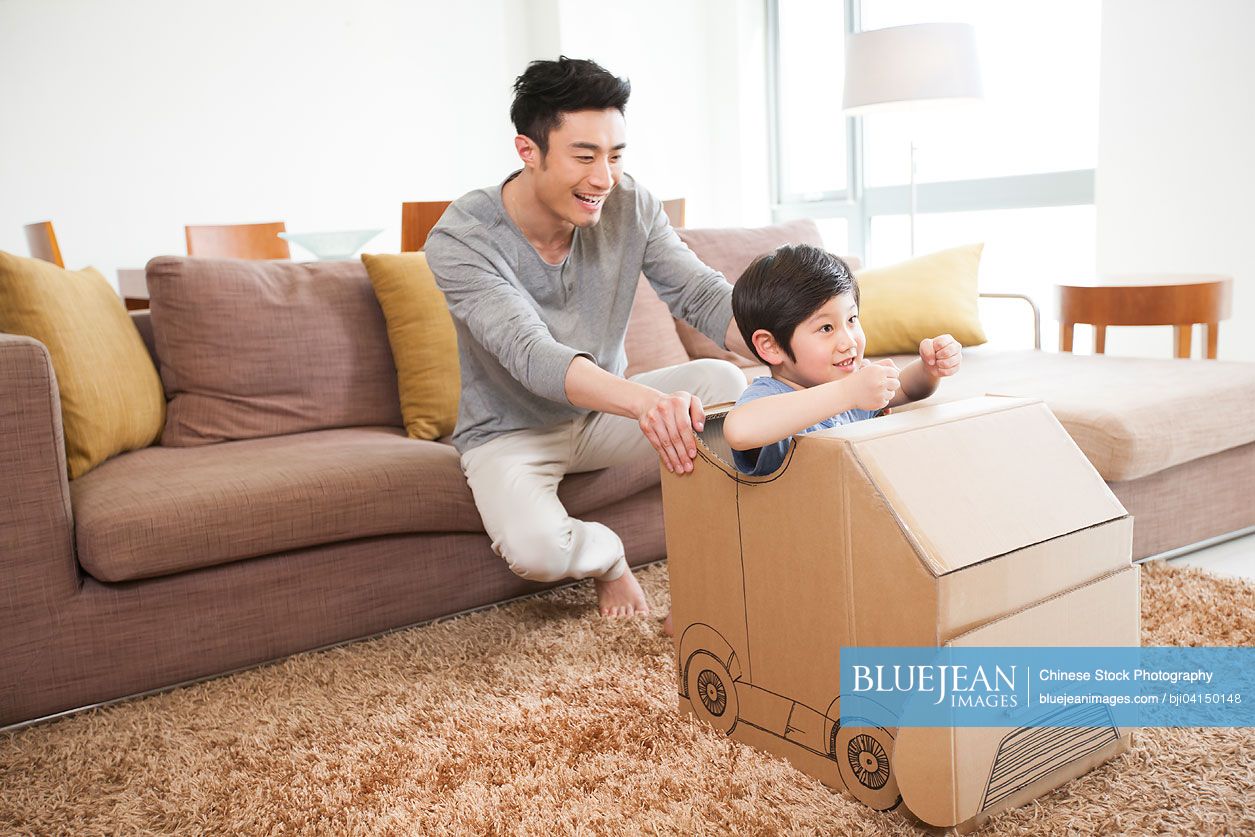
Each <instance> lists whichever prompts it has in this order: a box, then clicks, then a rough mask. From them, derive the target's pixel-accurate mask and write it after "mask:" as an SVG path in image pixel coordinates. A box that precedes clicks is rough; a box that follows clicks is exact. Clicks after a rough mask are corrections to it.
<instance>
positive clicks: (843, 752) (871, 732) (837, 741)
mask: <svg viewBox="0 0 1255 837" xmlns="http://www.w3.org/2000/svg"><path fill="white" fill-rule="evenodd" d="M844 700H845V701H846V712H847V713H849V712H850V711H851V709H853V712H854V713H855V714H853V716H852V717H847V718H846V719H845V724H842V723H841V722H840V720H841V710H840V704H841V701H842V698H837V699H836V700H834V701H833V702H832V706H830V707H829V708H828V717H829V718H830V719H831V720H832V721H833V722H834V723H833V726H832V733H831V735H830V736H829V738H828V755H829V756H830V757H831V758H832V760H833V761H835V762H836V763H837V772H838V773H839V774H840V775H841V781H842V782H844V783H845V787H846V789H848V790H849V792H850V793H851V794H853V795H854V798H855V799H857V800H858V801H859V802H862V803H863V804H864V805H866V806H867V807H868V808H871V809H873V810H876V811H889V810H892V809H894V808H896V807H898V805H900V804H901V803H902V794H901V793H900V792H899V791H898V777H897V773H896V771H894V769H893V744H894V735H893V733H894V729H893V728H891V727H887V726H883V725H881V724H878V723H876V720H877V719H883V716H884V715H885V711H884V709H883V708H881V707H880V705H879V704H877V703H875V702H874V701H870V700H867V699H866V698H861V697H857V696H849V697H846V698H844ZM851 704H853V706H851Z"/></svg>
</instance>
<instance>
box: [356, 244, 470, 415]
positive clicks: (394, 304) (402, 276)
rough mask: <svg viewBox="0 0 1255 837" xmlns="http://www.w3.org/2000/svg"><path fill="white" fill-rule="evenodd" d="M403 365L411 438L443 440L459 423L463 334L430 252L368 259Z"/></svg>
mask: <svg viewBox="0 0 1255 837" xmlns="http://www.w3.org/2000/svg"><path fill="white" fill-rule="evenodd" d="M362 264H364V265H366V272H367V273H369V274H370V283H371V285H372V286H374V288H375V296H376V298H378V300H379V307H380V308H382V309H383V316H384V320H385V321H386V322H387V324H388V343H389V345H390V346H391V347H392V360H393V362H394V363H395V364H396V367H397V387H398V389H399V390H400V395H401V417H402V418H403V419H404V421H405V429H406V431H407V432H408V433H409V435H410V438H411V439H439V438H440V437H441V436H448V435H449V434H450V433H452V432H453V426H454V425H455V424H457V420H458V396H459V394H460V393H461V389H462V382H461V379H460V377H459V375H458V336H457V332H456V331H455V330H454V328H453V316H452V315H451V314H450V313H449V306H448V305H447V304H446V303H445V299H444V294H442V293H441V292H440V289H439V288H438V287H436V277H435V276H434V275H433V274H432V272H431V268H429V267H428V266H427V255H426V254H425V253H398V254H385V255H379V256H372V255H369V254H363V255H362Z"/></svg>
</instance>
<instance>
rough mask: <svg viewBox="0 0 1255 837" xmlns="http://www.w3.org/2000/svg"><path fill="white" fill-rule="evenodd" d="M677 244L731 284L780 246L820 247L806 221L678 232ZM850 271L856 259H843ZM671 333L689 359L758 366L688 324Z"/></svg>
mask: <svg viewBox="0 0 1255 837" xmlns="http://www.w3.org/2000/svg"><path fill="white" fill-rule="evenodd" d="M676 232H677V233H678V234H679V236H680V240H681V241H683V242H684V243H685V244H687V245H688V246H689V249H690V250H692V251H693V252H694V253H695V254H696V255H697V258H699V259H701V260H702V261H703V262H705V263H706V264H708V265H710V266H711V267H713V268H714V269H715V270H717V271H719V272H720V273H722V274H723V275H724V277H725V278H726V279H727V280H728V281H729V282H731V283H733V284H736V280H737V279H740V278H741V274H742V273H744V272H745V268H747V267H749V266H750V262H752V261H754V259H756V258H758V257H759V256H761V255H763V254H764V253H770V252H771V251H772V250H775V249H776V248H777V247H780V246H781V245H784V244H812V245H814V246H816V247H822V246H823V245H824V239H823V236H821V235H820V234H819V227H817V226H815V222H814V221H812V220H811V219H809V218H799V219H797V220H794V221H785V222H784V223H783V224H774V225H772V226H770V227H753V228H730V229H704V230H703V229H678V230H676ZM846 261H847V262H850V269H851V270H853V269H854V268H855V267H857V266H858V260H857V259H850V258H846ZM675 330H676V332H678V333H679V335H680V342H681V343H683V344H684V348H685V350H686V351H687V352H688V354H689V356H690V357H692V358H701V357H713V358H717V359H719V360H727V361H731V362H732V363H735V364H736V365H737V366H740V367H743V368H749V367H751V366H758V365H759V363H758V361H757V360H753V359H752V358H747V357H742V356H741V355H739V354H737V353H736V352H730V351H728V350H727V349H725V348H723V347H722V346H717V345H715V343H714V341H713V340H711V339H710V338H709V337H707V336H706V335H704V334H702V333H701V332H700V331H698V330H697V329H695V328H693V327H692V326H690V325H689V324H688V323H686V322H683V321H681V320H676V321H675Z"/></svg>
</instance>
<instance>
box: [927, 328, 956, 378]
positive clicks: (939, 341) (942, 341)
mask: <svg viewBox="0 0 1255 837" xmlns="http://www.w3.org/2000/svg"><path fill="white" fill-rule="evenodd" d="M919 359H920V360H921V361H922V362H923V364H924V369H925V370H926V371H927V372H928V374H929V375H932V376H933V377H934V378H946V377H949V376H950V375H953V374H954V373H956V372H958V371H959V364H960V363H961V362H962V361H963V347H962V346H961V345H959V341H958V340H955V339H954V338H953V337H951V336H950V335H948V334H943V335H941V336H940V337H932V338H925V339H924V340H921V341H920V344H919Z"/></svg>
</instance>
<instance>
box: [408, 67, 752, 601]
mask: <svg viewBox="0 0 1255 837" xmlns="http://www.w3.org/2000/svg"><path fill="white" fill-rule="evenodd" d="M514 91H515V98H514V103H513V106H512V107H511V109H510V116H511V119H512V120H513V122H514V126H515V129H516V130H517V131H518V136H516V137H515V138H514V144H515V148H516V150H517V151H518V155H519V159H520V160H522V162H523V168H522V169H521V170H520V171H517V172H515V173H513V174H511V175H510V176H509V177H507V178H506V179H505V181H504V182H503V183H501V184H498V185H496V186H492V187H489V188H487V189H481V190H478V191H475V192H471V193H469V194H467V195H464V196H463V197H461V198H459V199H458V200H457V201H455V202H454V203H453V204H452V205H451V206H450V207H449V209H448V211H446V212H445V214H444V216H443V217H442V218H441V219H440V222H439V223H438V224H437V225H436V227H435V228H434V229H433V230H432V232H431V235H430V236H429V237H428V239H427V244H426V252H427V260H428V263H429V264H430V266H431V269H432V271H433V272H434V273H435V275H436V281H437V283H438V284H439V286H440V288H441V290H442V291H443V292H444V295H445V299H446V300H447V302H448V304H449V309H450V311H451V312H452V314H453V319H454V323H455V325H456V328H457V335H458V355H459V360H460V362H461V366H462V395H461V404H460V408H459V415H458V423H457V428H456V430H455V431H454V435H453V444H454V445H455V446H456V447H457V449H458V451H459V452H460V453H461V455H462V469H463V471H464V472H465V473H466V479H467V482H468V483H469V484H470V487H471V491H472V493H473V494H474V496H475V504H476V506H477V507H478V509H479V512H480V516H481V517H482V518H483V521H484V528H485V529H486V530H487V532H488V535H489V537H491V538H492V544H493V550H494V551H495V552H496V553H497V554H498V555H500V556H502V557H503V558H505V560H506V561H507V562H508V564H509V566H510V569H511V570H513V571H514V572H515V573H517V574H518V575H520V576H522V577H523V578H527V579H532V580H535V581H556V580H558V579H562V578H590V577H591V578H593V579H594V580H595V583H596V589H597V597H598V600H599V605H600V610H601V613H602V615H603V616H631V615H634V614H643V613H648V612H649V608H648V605H647V604H646V602H645V596H644V594H643V592H642V591H641V587H640V584H639V583H638V582H637V581H636V578H635V577H634V576H633V575H632V573H631V572H629V571H628V566H627V561H626V559H625V557H624V551H623V543H622V541H621V540H620V539H619V537H618V536H617V535H616V534H615V533H614V532H612V531H611V530H610V529H609V528H607V527H605V526H603V525H601V524H599V523H589V522H585V521H580V520H576V519H574V518H572V517H571V516H570V515H568V514H567V512H566V509H565V508H563V506H562V504H561V502H559V500H558V496H557V488H558V483H559V482H561V480H562V477H563V475H565V474H567V473H574V472H580V471H591V470H595V469H598V468H605V467H608V466H611V465H615V464H617V463H620V462H625V461H628V460H630V459H632V458H634V457H639V456H642V455H652V452H651V450H650V449H651V447H652V449H653V451H656V453H657V455H658V456H659V457H660V458H661V460H662V462H663V464H664V465H665V466H666V467H667V469H668V470H670V471H672V472H673V473H678V474H685V473H688V472H690V471H692V469H693V459H694V457H695V456H696V445H695V441H694V436H693V431H694V429H697V430H700V429H701V427H702V421H703V419H704V417H705V413H704V412H703V409H702V404H703V403H713V402H717V401H731V400H735V399H736V397H737V396H738V395H740V393H741V391H742V390H743V389H744V388H745V378H744V376H743V375H742V373H741V371H740V370H739V369H737V368H736V367H735V366H733V365H732V364H730V363H725V362H723V361H714V360H700V361H694V362H691V363H686V364H682V365H680V366H674V367H670V368H667V369H661V370H656V371H654V372H649V373H645V374H642V375H637V376H635V377H634V378H633V379H632V380H630V381H629V380H625V379H624V378H623V370H624V368H625V366H626V360H625V358H624V354H623V336H624V334H625V332H626V330H627V321H628V315H629V314H630V312H631V308H632V300H633V298H634V295H635V290H636V284H637V277H638V276H639V275H640V273H641V271H642V270H643V271H644V273H645V275H646V277H647V278H648V279H649V281H650V283H651V284H652V285H653V287H654V288H655V290H657V291H658V294H659V296H660V297H661V298H662V300H663V301H664V302H666V303H667V305H668V306H669V307H670V309H671V311H672V313H674V314H675V315H676V316H677V317H681V318H683V319H685V320H686V321H688V322H689V323H691V324H692V325H693V326H694V327H695V328H697V329H698V330H700V331H702V332H703V333H705V334H706V335H707V336H709V337H711V338H712V339H715V340H717V342H720V343H724V344H725V345H728V346H730V347H732V348H733V349H735V350H738V351H741V352H743V353H746V354H748V349H747V348H746V347H745V344H744V341H743V340H742V339H741V336H740V334H739V331H738V329H737V327H736V324H735V323H734V322H732V307H731V296H732V286H731V285H730V284H728V283H727V281H726V280H725V279H724V278H723V276H722V275H720V274H719V273H718V272H717V271H714V270H712V269H710V268H709V267H707V266H706V265H704V264H702V263H701V262H700V261H699V260H698V259H697V257H696V256H694V255H693V253H692V252H691V251H690V250H689V249H688V248H687V247H685V246H684V244H683V243H682V242H681V241H680V240H679V237H678V236H677V235H676V234H675V231H674V230H672V229H671V227H670V225H669V224H668V223H667V219H666V216H665V215H664V214H663V211H662V205H661V203H660V202H659V201H658V200H656V199H655V198H654V197H653V196H652V195H650V194H649V193H648V192H646V191H645V190H644V189H642V188H641V187H639V186H638V185H637V184H636V182H635V181H634V180H633V179H632V178H631V177H630V176H628V175H625V174H624V173H623V152H624V149H625V147H626V141H625V136H626V124H625V122H624V108H625V107H626V106H627V100H628V96H629V93H630V91H631V88H630V86H629V84H628V82H627V81H626V80H624V79H620V78H616V77H615V76H614V75H612V74H611V73H608V72H607V71H606V70H604V69H602V68H601V67H600V66H598V65H597V64H596V63H594V62H592V61H581V60H573V59H569V58H566V57H565V56H564V57H561V58H559V59H558V60H557V61H534V62H532V63H531V64H530V65H529V66H528V68H527V70H526V71H525V72H524V73H523V75H521V76H519V78H518V79H517V80H516V81H515V85H514Z"/></svg>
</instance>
